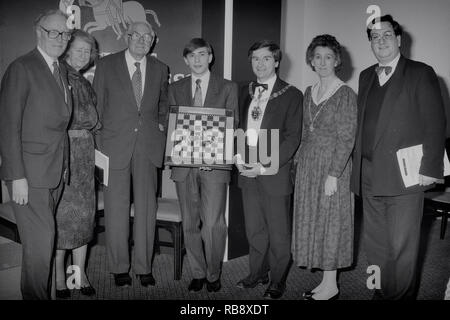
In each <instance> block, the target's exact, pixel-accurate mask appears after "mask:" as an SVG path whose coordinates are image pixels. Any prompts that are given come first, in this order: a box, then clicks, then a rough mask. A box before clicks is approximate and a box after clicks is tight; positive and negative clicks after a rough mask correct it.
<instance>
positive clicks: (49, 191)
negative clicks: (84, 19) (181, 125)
mask: <svg viewBox="0 0 450 320" xmlns="http://www.w3.org/2000/svg"><path fill="white" fill-rule="evenodd" d="M66 21H67V17H66V16H65V15H64V14H62V13H61V12H60V11H56V10H54V11H49V12H47V13H45V14H43V15H41V16H40V17H39V18H38V19H37V20H36V23H35V31H36V36H37V48H36V49H34V50H33V51H31V52H29V53H27V54H26V55H24V56H22V57H19V58H18V59H16V60H15V61H14V62H12V63H11V64H10V66H9V67H8V69H7V70H6V72H5V75H4V77H3V80H2V86H1V90H0V114H1V116H0V157H1V158H2V164H1V168H0V177H1V179H3V180H5V181H6V184H7V187H8V191H9V193H10V195H11V198H12V200H13V210H14V214H15V217H16V221H17V227H18V229H19V234H20V239H21V242H22V246H23V247H22V248H23V255H22V280H21V290H22V296H23V298H24V299H48V298H50V296H51V295H50V288H51V286H50V284H51V261H52V255H53V247H54V237H55V224H54V213H55V208H56V205H57V202H58V200H59V197H60V195H61V191H62V188H63V185H64V182H63V173H64V172H66V168H67V162H66V159H67V156H68V154H67V150H68V147H67V142H68V141H67V132H66V130H67V126H68V124H69V120H70V115H71V112H72V110H71V96H70V91H69V86H68V83H67V73H66V70H65V69H64V66H63V65H62V64H59V62H58V57H59V56H60V55H61V54H62V53H63V52H64V50H65V49H66V46H67V41H68V40H69V39H70V32H69V30H68V28H67V26H66Z"/></svg>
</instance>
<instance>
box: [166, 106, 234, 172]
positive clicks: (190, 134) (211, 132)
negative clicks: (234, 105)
mask: <svg viewBox="0 0 450 320" xmlns="http://www.w3.org/2000/svg"><path fill="white" fill-rule="evenodd" d="M233 124H234V115H233V111H232V110H228V109H224V108H208V107H189V106H171V107H170V112H169V125H168V131H167V141H166V154H165V161H164V163H165V165H168V166H179V167H209V168H212V169H222V170H231V169H232V166H233V149H234V146H233V143H234V131H233Z"/></svg>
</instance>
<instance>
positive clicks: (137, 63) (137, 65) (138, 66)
mask: <svg viewBox="0 0 450 320" xmlns="http://www.w3.org/2000/svg"><path fill="white" fill-rule="evenodd" d="M134 65H135V66H136V69H138V70H140V69H141V63H140V62H135V63H134Z"/></svg>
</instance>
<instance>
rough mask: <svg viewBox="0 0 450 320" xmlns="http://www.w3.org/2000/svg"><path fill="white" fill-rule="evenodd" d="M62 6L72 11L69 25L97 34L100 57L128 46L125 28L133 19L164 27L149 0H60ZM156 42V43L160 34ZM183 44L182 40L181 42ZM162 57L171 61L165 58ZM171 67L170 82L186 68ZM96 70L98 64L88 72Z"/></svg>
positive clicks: (156, 28)
mask: <svg viewBox="0 0 450 320" xmlns="http://www.w3.org/2000/svg"><path fill="white" fill-rule="evenodd" d="M59 9H60V10H61V11H62V12H64V13H66V14H68V15H69V21H68V25H69V26H70V27H71V28H75V29H82V30H84V31H86V32H88V33H89V34H91V35H92V36H94V37H95V38H96V40H97V42H98V44H99V54H100V56H101V57H103V56H106V55H108V54H111V53H114V52H117V51H120V50H123V49H125V48H126V42H125V37H126V30H127V28H128V26H129V24H130V23H132V22H139V21H141V22H148V23H150V24H151V25H152V27H153V29H154V30H155V32H156V33H157V35H158V34H159V31H160V29H161V27H162V24H161V22H160V19H159V17H158V14H157V12H156V11H155V10H152V9H149V8H148V1H147V2H145V3H141V2H138V1H123V0H77V1H75V0H60V1H59ZM188 28H189V26H188ZM156 42H157V44H156V46H157V45H158V42H159V37H158V36H157V39H156ZM183 44H184V43H182V42H180V45H183ZM180 49H181V48H180ZM171 51H172V52H173V50H171ZM152 55H153V56H155V57H158V52H156V51H154V52H152ZM179 59H181V56H179ZM162 60H163V61H164V62H166V63H169V62H167V60H165V59H164V58H163V59H162ZM171 71H172V72H171V77H170V81H171V82H172V81H176V80H178V79H180V78H182V77H184V73H183V72H177V71H178V70H171ZM94 72H95V67H94V68H92V69H91V70H89V71H87V72H86V74H85V76H86V77H87V78H88V79H89V80H92V78H93V76H94Z"/></svg>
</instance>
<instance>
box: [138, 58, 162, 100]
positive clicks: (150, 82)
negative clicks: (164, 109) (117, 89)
mask: <svg viewBox="0 0 450 320" xmlns="http://www.w3.org/2000/svg"><path fill="white" fill-rule="evenodd" d="M155 71H156V69H155V68H154V61H153V60H152V59H151V57H150V56H148V57H147V66H146V68H145V87H144V92H143V94H142V101H141V108H143V107H144V106H146V105H150V104H149V103H146V102H147V100H148V101H149V99H150V94H151V93H152V92H159V87H157V84H159V80H158V75H157V74H156V72H155Z"/></svg>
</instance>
